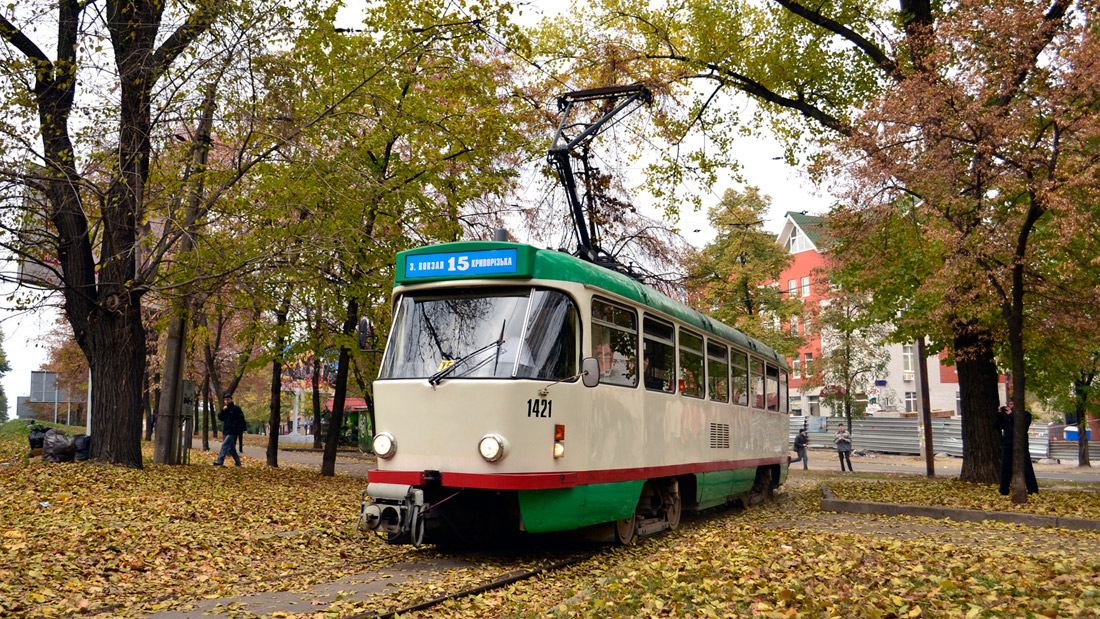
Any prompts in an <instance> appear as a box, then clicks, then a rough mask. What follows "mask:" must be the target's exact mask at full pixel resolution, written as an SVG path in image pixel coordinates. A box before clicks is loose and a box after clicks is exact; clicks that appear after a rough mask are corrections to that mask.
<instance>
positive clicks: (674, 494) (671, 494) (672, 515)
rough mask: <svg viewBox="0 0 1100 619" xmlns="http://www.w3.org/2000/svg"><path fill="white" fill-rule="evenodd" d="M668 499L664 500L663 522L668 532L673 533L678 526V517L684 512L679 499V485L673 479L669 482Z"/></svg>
mask: <svg viewBox="0 0 1100 619" xmlns="http://www.w3.org/2000/svg"><path fill="white" fill-rule="evenodd" d="M667 492H668V497H667V498H666V500H665V521H666V522H668V528H669V530H670V531H675V530H676V527H678V526H680V516H682V515H683V512H684V504H683V501H682V500H681V499H680V484H679V482H677V481H676V480H675V479H674V480H672V481H671V482H669V484H668V488H667Z"/></svg>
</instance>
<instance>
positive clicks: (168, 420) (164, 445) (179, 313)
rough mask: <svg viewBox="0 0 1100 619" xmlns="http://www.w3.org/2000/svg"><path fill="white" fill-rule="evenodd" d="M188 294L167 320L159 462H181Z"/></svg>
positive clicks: (189, 223)
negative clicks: (180, 441) (180, 438)
mask: <svg viewBox="0 0 1100 619" xmlns="http://www.w3.org/2000/svg"><path fill="white" fill-rule="evenodd" d="M216 86H217V82H211V83H210V85H209V86H208V87H207V90H206V97H205V99H204V100H203V103H202V115H201V118H200V120H199V126H198V129H197V130H196V131H195V140H194V144H195V146H194V162H193V163H192V170H191V173H190V176H191V191H190V195H189V196H188V201H187V212H186V216H185V220H184V222H183V226H182V227H183V238H182V239H181V240H180V252H181V253H187V252H189V251H191V250H192V249H194V247H195V238H194V232H195V228H196V224H195V222H196V220H197V219H198V216H199V205H200V202H201V198H202V190H203V179H204V177H205V174H204V172H206V160H207V155H209V153H210V129H211V126H212V125H213V122H214V93H215V89H216ZM188 302H189V299H188V295H186V294H182V295H180V297H179V298H178V299H177V300H176V301H175V302H174V303H173V311H172V319H171V321H170V322H169V324H168V341H167V346H166V348H167V350H166V353H165V358H164V382H163V383H162V385H161V398H160V407H159V408H158V410H157V417H156V436H155V438H154V442H155V445H154V448H153V461H154V462H156V463H158V464H180V445H179V434H180V418H181V415H180V408H181V407H182V405H183V393H182V384H183V367H184V365H185V364H184V350H185V346H186V341H185V340H186V338H185V335H186V333H187V317H188V309H189V308H188Z"/></svg>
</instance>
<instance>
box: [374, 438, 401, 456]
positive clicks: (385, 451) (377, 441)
mask: <svg viewBox="0 0 1100 619" xmlns="http://www.w3.org/2000/svg"><path fill="white" fill-rule="evenodd" d="M371 446H372V447H373V448H374V455H376V456H378V457H379V458H392V457H393V454H394V453H395V452H396V451H397V441H395V440H394V439H393V435H392V434H390V433H389V432H379V433H378V434H375V435H374V441H373V442H372V443H371Z"/></svg>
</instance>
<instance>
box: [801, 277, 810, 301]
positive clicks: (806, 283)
mask: <svg viewBox="0 0 1100 619" xmlns="http://www.w3.org/2000/svg"><path fill="white" fill-rule="evenodd" d="M802 296H804V297H808V296H810V278H809V277H803V278H802Z"/></svg>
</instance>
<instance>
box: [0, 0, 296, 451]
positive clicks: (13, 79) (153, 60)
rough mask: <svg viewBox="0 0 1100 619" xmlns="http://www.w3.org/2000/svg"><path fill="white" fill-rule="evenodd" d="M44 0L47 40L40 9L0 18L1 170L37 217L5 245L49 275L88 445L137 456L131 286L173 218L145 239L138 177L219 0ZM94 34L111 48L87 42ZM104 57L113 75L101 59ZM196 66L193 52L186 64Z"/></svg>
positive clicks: (134, 291) (138, 291) (141, 278)
mask: <svg viewBox="0 0 1100 619" xmlns="http://www.w3.org/2000/svg"><path fill="white" fill-rule="evenodd" d="M52 4H53V6H54V7H55V8H56V10H55V12H54V17H53V20H54V22H55V23H56V28H47V29H45V30H47V31H52V32H56V38H55V39H54V40H53V41H52V42H49V43H41V44H40V43H36V42H35V41H34V40H33V37H34V36H36V33H37V32H40V31H41V30H42V29H39V28H37V24H36V23H35V20H36V19H38V18H39V17H40V16H41V15H43V14H44V13H46V11H43V10H42V9H43V8H44V7H42V6H37V5H36V4H35V3H33V2H31V3H24V4H19V5H18V6H17V5H9V11H10V12H11V15H13V17H12V19H13V20H16V21H20V19H19V18H20V17H22V18H25V20H24V21H25V23H24V24H23V25H16V24H15V23H13V21H11V20H9V18H7V17H0V39H3V41H4V42H6V44H7V47H8V49H9V50H11V51H13V52H15V53H16V54H17V56H10V57H9V58H10V60H9V61H6V62H5V63H4V64H3V65H2V66H0V70H2V71H3V73H4V75H5V79H4V80H3V83H4V86H3V90H4V96H5V98H6V103H7V105H8V107H9V110H10V116H11V117H12V118H13V119H14V120H12V121H11V122H7V124H6V125H5V132H4V133H5V146H6V148H5V151H4V155H5V157H4V158H5V161H4V167H3V170H2V174H3V177H4V179H5V180H6V181H7V182H8V183H11V184H13V185H15V186H20V187H24V188H26V191H25V192H24V193H23V195H24V197H25V206H23V205H21V208H25V209H26V211H24V212H25V213H26V214H27V217H24V218H22V223H27V222H30V223H31V224H34V225H39V226H41V224H44V223H45V222H49V226H48V227H45V228H39V229H40V230H41V233H40V234H38V238H39V239H46V250H45V251H44V252H30V251H28V248H27V247H26V246H25V245H23V244H19V243H6V244H7V245H8V246H9V247H10V248H11V249H12V250H13V251H15V252H16V254H17V255H19V256H20V257H22V258H27V259H37V260H39V261H42V263H43V264H44V266H46V267H47V268H49V269H51V270H52V271H53V272H54V273H55V275H56V277H57V279H58V280H59V281H60V284H59V288H60V292H61V293H62V296H63V299H64V302H63V306H64V310H65V315H66V316H67V318H68V320H69V321H70V323H71V325H72V327H73V331H74V333H75V337H76V341H77V343H78V344H79V345H80V347H81V350H83V352H84V354H85V356H86V357H87V359H88V363H89V366H90V367H91V374H92V384H93V386H94V387H93V388H94V396H93V403H92V413H91V414H92V434H93V435H94V436H96V440H95V441H93V442H92V453H91V457H92V458H93V459H95V460H98V461H103V462H110V463H115V464H120V465H124V466H129V467H134V468H141V410H142V403H141V399H142V391H143V389H142V379H143V370H144V367H145V336H144V326H143V324H142V316H141V305H142V298H143V297H144V296H145V295H146V294H147V293H148V292H149V291H150V290H151V289H152V288H154V287H155V286H156V285H157V283H158V279H157V278H158V275H159V274H160V270H159V266H160V263H161V260H162V259H163V257H164V255H165V252H167V250H168V249H170V248H171V247H173V246H174V245H175V243H176V242H177V241H178V240H179V238H180V236H181V229H182V228H183V227H182V226H178V225H173V223H174V222H176V221H178V220H171V219H169V220H167V221H166V223H165V225H162V226H160V227H159V228H160V232H161V233H162V234H161V235H160V236H159V238H158V239H155V240H154V239H152V238H150V236H151V235H150V234H149V228H147V227H146V226H147V224H148V223H149V222H150V221H153V220H155V219H156V217H154V213H155V212H156V207H157V200H156V196H155V195H154V194H152V193H150V192H149V189H150V186H149V185H147V181H148V180H149V178H150V174H151V173H152V172H155V171H156V166H157V164H158V162H159V160H158V159H155V158H154V157H153V153H154V144H158V145H163V144H164V143H166V142H168V141H170V138H169V137H168V135H167V132H165V131H164V130H163V129H164V127H165V126H166V125H169V124H174V122H175V119H176V118H178V117H176V116H175V115H174V114H175V113H177V112H179V113H181V114H182V115H186V113H185V112H183V111H182V109H181V107H182V106H181V104H180V101H179V100H178V99H173V96H179V95H185V94H187V92H188V89H187V88H185V83H186V79H185V78H184V77H183V76H184V75H186V74H187V71H183V70H180V71H178V72H177V71H176V70H177V69H179V68H180V67H178V66H177V61H183V60H187V59H190V57H189V54H191V55H192V56H193V55H196V54H194V52H195V50H196V49H197V47H198V45H199V43H200V42H203V41H205V42H211V41H212V38H204V37H206V35H207V34H208V33H209V32H210V31H211V26H212V24H214V22H215V20H216V19H218V18H219V17H224V16H225V15H226V14H227V13H228V11H229V3H227V2H221V1H220V0H198V1H197V2H195V3H194V4H186V3H180V4H172V5H171V7H169V6H167V5H166V3H164V2H161V1H159V0H108V2H107V3H106V5H105V6H104V7H103V10H102V12H90V11H86V9H88V8H89V7H92V6H94V5H93V3H88V2H80V1H78V0H60V1H59V2H56V3H52ZM243 6H244V5H237V6H235V7H234V8H235V9H236V8H241V7H243ZM166 11H167V14H166ZM264 11H265V13H264V15H265V16H270V17H260V16H259V15H251V16H248V17H247V19H253V20H254V24H255V25H257V26H260V27H265V26H267V27H270V26H271V24H272V21H273V20H277V19H278V18H279V16H282V15H283V14H284V11H283V9H282V7H278V8H276V9H275V10H268V9H264ZM166 23H168V24H174V26H173V27H172V28H165V24H166ZM268 34H269V36H270V35H271V34H273V29H271V28H269V29H268ZM105 39H107V40H109V41H110V60H108V56H107V52H99V51H97V50H101V41H103V40H105ZM214 47H217V46H216V45H214ZM50 53H52V54H53V57H51V55H50ZM110 62H113V73H112V72H110V71H105V70H104V71H100V69H102V68H105V67H106V66H107V65H108V64H109V63H110ZM202 68H203V65H202V64H201V63H196V64H195V65H193V66H192V67H191V74H192V75H193V74H195V73H201V71H202ZM206 68H207V69H208V70H209V69H211V67H209V66H207V67H206ZM177 80H179V81H177ZM97 95H98V96H99V97H100V98H99V99H98V100H96V101H94V102H93V101H92V99H94V98H95V97H96V96H97ZM78 101H80V102H81V104H80V106H79V107H77V102H78ZM85 101H87V102H86V103H85ZM86 110H91V112H89V113H86V112H85V111H86ZM100 112H101V113H102V115H100ZM154 112H156V113H154ZM74 114H76V115H77V116H78V118H79V119H80V122H79V124H78V125H77V126H78V127H80V129H77V130H74V129H73V128H72V127H71V124H72V119H73V116H74ZM85 125H86V126H88V127H90V128H91V129H90V130H87V131H85V130H84V128H83V127H84V126H85ZM39 136H40V138H39ZM39 139H40V140H41V142H40V145H39ZM27 161H33V162H36V163H33V164H30V165H27V164H25V162H27ZM150 248H152V249H151V250H150Z"/></svg>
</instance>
